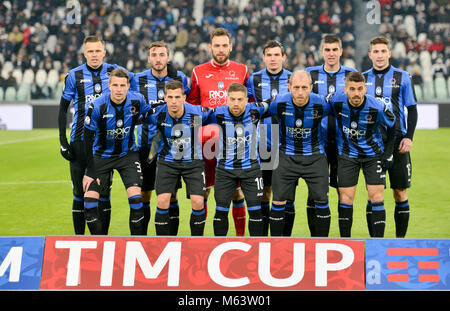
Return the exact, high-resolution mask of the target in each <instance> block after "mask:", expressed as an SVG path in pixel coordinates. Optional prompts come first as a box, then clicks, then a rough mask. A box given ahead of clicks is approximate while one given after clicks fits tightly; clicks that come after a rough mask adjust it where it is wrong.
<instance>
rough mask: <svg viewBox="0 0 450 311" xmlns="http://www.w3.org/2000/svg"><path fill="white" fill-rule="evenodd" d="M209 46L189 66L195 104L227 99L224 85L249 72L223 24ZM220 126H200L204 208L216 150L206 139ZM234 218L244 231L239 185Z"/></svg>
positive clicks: (238, 230) (238, 232) (244, 78)
mask: <svg viewBox="0 0 450 311" xmlns="http://www.w3.org/2000/svg"><path fill="white" fill-rule="evenodd" d="M208 47H209V50H210V52H211V54H212V59H211V60H210V61H209V62H206V63H204V64H200V65H198V66H196V67H195V68H194V69H193V70H192V76H191V91H190V93H189V96H188V97H187V99H186V101H187V102H188V103H191V104H194V105H201V106H203V107H209V108H215V107H219V106H224V105H226V103H227V89H228V87H229V86H230V84H231V83H233V82H236V83H240V84H243V85H245V83H246V81H247V79H248V77H249V73H248V69H247V66H245V65H244V64H240V63H237V62H234V61H232V60H230V53H231V51H232V49H233V44H232V42H231V36H230V34H229V33H228V31H227V30H226V29H224V28H217V29H215V30H214V31H213V32H212V33H211V35H210V43H209V44H208ZM218 133H219V129H218V127H217V126H216V125H210V126H206V127H203V128H202V134H201V135H202V139H201V141H202V144H203V146H202V150H203V159H204V161H205V175H206V187H207V189H206V192H205V202H204V203H205V208H207V202H208V196H209V194H210V191H211V188H212V187H213V186H214V179H215V170H216V163H217V159H216V150H215V146H214V144H212V146H211V142H208V140H209V139H210V138H214V137H215V139H217V136H218ZM232 214H233V219H234V223H235V228H236V235H238V236H243V235H244V234H245V224H246V206H245V203H244V195H243V193H242V191H241V190H240V189H239V188H238V189H236V191H235V193H234V196H233V210H232Z"/></svg>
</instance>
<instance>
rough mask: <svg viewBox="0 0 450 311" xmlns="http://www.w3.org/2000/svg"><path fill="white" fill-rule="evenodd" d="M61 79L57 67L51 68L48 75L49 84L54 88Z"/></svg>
mask: <svg viewBox="0 0 450 311" xmlns="http://www.w3.org/2000/svg"><path fill="white" fill-rule="evenodd" d="M58 81H59V74H58V72H57V71H56V70H55V69H51V70H50V71H49V72H48V75H47V85H48V86H49V87H50V88H52V89H53V88H54V87H55V86H56V84H57V83H58Z"/></svg>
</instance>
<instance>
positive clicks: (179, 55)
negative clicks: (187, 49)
mask: <svg viewBox="0 0 450 311" xmlns="http://www.w3.org/2000/svg"><path fill="white" fill-rule="evenodd" d="M173 62H174V63H175V64H177V65H178V67H179V68H183V67H184V62H185V58H184V54H183V52H181V51H176V52H175V54H174V55H173Z"/></svg>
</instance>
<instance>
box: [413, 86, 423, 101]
mask: <svg viewBox="0 0 450 311" xmlns="http://www.w3.org/2000/svg"><path fill="white" fill-rule="evenodd" d="M414 93H415V94H416V98H417V100H421V99H422V98H423V91H422V87H421V86H420V85H417V84H415V85H414Z"/></svg>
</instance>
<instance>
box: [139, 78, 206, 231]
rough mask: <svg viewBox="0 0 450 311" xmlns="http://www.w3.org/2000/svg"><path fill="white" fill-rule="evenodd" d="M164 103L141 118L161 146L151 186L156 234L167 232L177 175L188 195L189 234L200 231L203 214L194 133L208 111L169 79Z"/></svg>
mask: <svg viewBox="0 0 450 311" xmlns="http://www.w3.org/2000/svg"><path fill="white" fill-rule="evenodd" d="M164 100H165V102H166V105H162V106H160V107H158V108H156V111H155V112H154V113H153V114H151V115H150V116H148V117H147V118H145V119H144V122H146V123H150V124H154V125H156V128H157V130H159V131H160V132H161V136H162V144H163V145H162V149H161V151H160V152H159V154H158V164H157V169H156V184H155V188H156V189H155V190H156V194H157V196H158V207H157V208H156V215H155V228H156V234H157V235H169V211H168V210H169V204H170V197H171V196H172V193H174V191H175V188H176V185H177V182H178V180H179V179H180V177H183V180H184V182H185V184H186V193H187V194H188V195H189V197H190V199H191V205H192V214H191V219H190V227H191V235H193V236H199V235H203V230H204V228H205V221H206V214H205V208H204V205H203V198H204V194H205V172H204V163H203V158H202V150H201V145H200V143H199V141H198V133H199V130H200V127H201V126H202V124H204V123H205V122H206V120H207V119H208V117H209V116H210V114H211V110H210V109H208V108H204V107H200V106H197V105H191V104H187V103H186V102H185V100H186V95H185V94H184V86H183V84H182V83H181V82H180V81H177V80H172V81H169V82H167V83H166V85H165V95H164Z"/></svg>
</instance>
